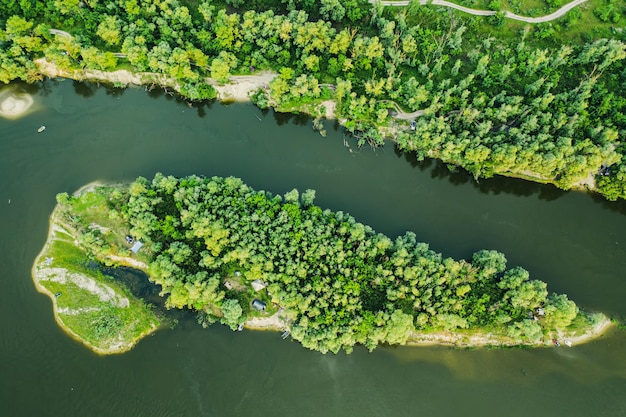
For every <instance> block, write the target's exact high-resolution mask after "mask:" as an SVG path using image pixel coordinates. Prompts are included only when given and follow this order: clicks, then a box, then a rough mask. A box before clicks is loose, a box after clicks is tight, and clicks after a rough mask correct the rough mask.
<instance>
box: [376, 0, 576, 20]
mask: <svg viewBox="0 0 626 417" xmlns="http://www.w3.org/2000/svg"><path fill="white" fill-rule="evenodd" d="M586 1H587V0H574V1H572V2H570V3H567V4H566V5H565V6H563V7H561V8H560V9H559V10H557V11H556V12H554V13H550V14H547V15H545V16H540V17H526V16H520V15H517V14H515V13H512V12H509V11H506V12H504V16H505V17H508V18H509V19H513V20H519V21H521V22H526V23H542V22H549V21H551V20H555V19H558V18H559V17H561V16H563V15H564V14H565V13H567V12H569V11H570V10H571V9H573V8H574V7H576V6H578V5H579V4H581V3H584V2H586ZM378 2H379V0H370V3H372V4H377V3H378ZM380 3H381V4H382V5H383V6H393V7H401V6H408V5H409V3H411V2H410V1H381V2H380ZM419 3H420V4H434V5H436V6H444V7H450V8H452V9H457V10H460V11H462V12H465V13H469V14H473V15H475V16H493V15H495V14H496V13H498V12H496V11H493V10H476V9H470V8H469V7H464V6H459V5H458V4H454V3H451V2H449V1H446V0H432V1H430V0H419Z"/></svg>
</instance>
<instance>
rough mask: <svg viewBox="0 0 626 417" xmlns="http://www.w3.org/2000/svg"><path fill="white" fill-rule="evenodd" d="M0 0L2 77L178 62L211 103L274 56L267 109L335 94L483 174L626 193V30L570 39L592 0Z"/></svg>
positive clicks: (169, 67)
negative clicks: (478, 7)
mask: <svg viewBox="0 0 626 417" xmlns="http://www.w3.org/2000/svg"><path fill="white" fill-rule="evenodd" d="M492 3H494V4H495V6H497V5H498V4H499V3H498V2H492ZM492 3H490V7H493V4H492ZM553 3H554V2H553ZM593 4H594V7H596V6H595V5H597V4H599V1H597V0H594V2H593ZM0 5H1V6H0V28H2V29H0V81H3V82H8V81H10V80H12V79H16V78H19V79H23V80H27V81H34V80H37V79H38V76H39V73H38V69H37V67H36V65H35V64H34V62H33V60H34V59H36V58H39V57H45V58H46V60H48V61H51V62H54V63H55V64H56V65H57V66H58V67H60V68H93V69H102V70H113V69H116V68H129V69H132V70H133V71H149V72H154V73H159V74H165V75H167V76H168V77H171V78H173V79H175V80H177V82H178V83H180V86H181V88H180V91H181V93H182V94H183V95H185V96H186V97H188V98H189V99H192V100H201V99H207V98H211V97H214V95H215V91H214V90H213V88H212V87H211V86H210V85H208V84H207V83H206V82H205V79H206V77H211V78H213V79H215V80H218V81H226V80H228V78H229V76H230V75H232V74H235V73H237V74H243V73H251V72H254V71H255V70H259V69H272V70H274V71H276V72H277V73H278V74H279V76H278V77H277V78H275V79H274V80H273V81H272V82H271V83H270V85H269V86H268V88H266V89H263V90H259V92H257V94H255V95H254V97H253V99H254V101H255V102H256V103H257V104H258V105H259V106H260V107H266V106H273V107H275V108H278V109H283V110H297V109H299V108H300V106H302V105H303V104H306V103H311V102H321V101H322V100H324V99H329V98H330V99H333V100H335V101H336V102H337V116H338V117H339V119H340V120H341V121H342V124H343V125H344V126H345V127H346V129H347V130H348V131H349V132H351V133H352V134H353V135H354V136H355V137H357V138H358V140H359V143H360V144H366V143H370V144H371V145H373V146H376V145H378V144H380V143H381V142H382V140H383V138H384V137H391V138H394V139H396V140H397V146H398V147H399V148H400V149H401V150H404V151H411V152H415V153H416V154H417V156H418V158H425V157H429V158H439V159H441V160H443V161H445V162H447V163H450V164H454V165H458V166H462V167H463V168H465V169H467V170H468V171H470V172H472V173H473V174H474V176H475V177H489V176H492V175H494V174H504V175H512V176H519V177H523V178H527V179H531V180H534V181H540V182H551V183H554V184H556V185H557V186H559V187H562V188H564V189H568V188H572V187H580V186H582V185H584V184H590V183H593V182H594V181H593V177H594V176H595V187H596V189H597V190H598V191H599V192H601V193H603V194H604V195H605V196H606V197H607V198H609V199H611V200H615V199H617V198H624V197H626V158H623V155H624V152H626V148H625V145H624V143H623V138H624V134H625V132H626V116H625V114H626V98H625V97H624V91H626V65H625V63H624V62H625V60H624V58H625V57H626V44H625V43H624V37H625V36H626V34H624V31H623V30H622V29H619V28H618V29H616V28H615V27H613V28H612V29H613V30H612V34H611V32H607V31H604V32H598V31H595V30H589V31H587V32H585V33H583V34H582V35H580V36H576V38H575V39H568V38H567V36H566V35H567V34H568V33H570V32H569V31H571V33H574V30H575V29H576V27H577V25H578V24H582V22H583V21H584V22H585V24H588V23H587V22H588V20H589V19H587V18H586V17H585V18H584V19H583V18H582V17H581V16H582V15H581V13H582V12H580V10H578V11H572V12H569V13H568V14H567V15H566V16H565V17H563V18H561V19H559V20H558V21H556V23H554V24H552V23H550V24H548V23H546V24H538V25H534V26H533V25H526V26H510V27H509V26H506V25H507V24H508V23H506V22H505V19H504V18H503V17H502V16H501V15H496V16H492V17H489V18H485V17H478V16H468V15H464V14H460V13H458V12H454V11H451V10H449V9H444V8H435V7H431V6H420V5H419V4H418V3H417V2H414V3H412V4H411V5H410V6H409V7H406V8H389V7H387V8H385V7H382V6H380V5H377V6H372V5H370V4H369V3H367V2H365V1H363V0H305V1H297V0H282V1H277V0H265V1H262V0H256V1H251V2H243V1H240V0H227V1H226V2H225V3H223V2H218V1H213V2H212V1H209V0H202V1H182V0H180V1H179V0H111V1H102V0H86V1H83V2H79V1H78V0H54V1H46V2H40V1H35V0H22V1H20V2H15V1H13V0H0ZM555 5H556V3H555ZM516 7H519V5H518V6H516ZM605 9H606V10H608V12H607V13H605V12H604V10H605ZM576 10H577V9H576ZM605 15H606V16H605ZM594 16H595V17H594ZM591 17H592V18H595V19H596V20H597V25H601V24H605V23H603V22H606V24H611V22H614V24H616V25H618V26H619V24H621V23H623V22H626V15H625V14H624V8H623V7H622V8H621V9H620V8H619V7H618V6H616V5H615V4H613V3H612V2H609V3H607V5H602V7H599V6H598V7H597V8H596V10H595V14H593V15H591ZM622 26H623V25H622ZM598 27H599V26H598ZM51 28H54V29H62V30H66V31H68V32H69V33H70V34H71V36H69V37H68V36H66V35H65V34H60V33H58V32H55V31H53V33H54V34H51V32H50V29H51ZM507 30H508V32H507ZM607 34H608V35H610V37H609V38H606V37H605V38H599V37H598V35H607ZM494 35H496V36H494ZM398 112H400V113H403V114H406V113H411V112H413V113H412V116H413V118H414V121H415V125H414V126H413V127H412V128H409V122H410V120H409V119H406V120H398V119H396V118H394V114H396V113H398Z"/></svg>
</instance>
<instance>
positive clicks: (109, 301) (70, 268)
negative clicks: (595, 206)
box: [35, 191, 160, 353]
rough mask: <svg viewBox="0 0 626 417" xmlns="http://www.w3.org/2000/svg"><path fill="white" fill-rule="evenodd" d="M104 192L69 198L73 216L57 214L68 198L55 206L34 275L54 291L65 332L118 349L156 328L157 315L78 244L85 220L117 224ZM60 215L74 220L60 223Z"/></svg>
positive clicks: (100, 347)
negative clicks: (52, 230) (52, 228)
mask: <svg viewBox="0 0 626 417" xmlns="http://www.w3.org/2000/svg"><path fill="white" fill-rule="evenodd" d="M107 195H108V194H107V192H106V191H104V192H102V193H86V194H83V195H81V196H80V197H78V198H74V199H71V200H70V201H71V202H70V203H69V204H70V206H69V207H71V208H72V214H73V216H72V217H69V216H68V215H67V214H65V215H62V214H61V212H62V211H63V210H64V209H67V208H68V206H67V205H66V204H67V203H61V204H59V206H57V208H56V209H55V212H54V213H53V216H52V219H53V225H54V227H55V229H54V232H53V233H51V234H50V236H49V240H48V242H46V248H45V250H44V251H43V252H42V253H41V254H40V256H39V257H38V260H37V261H36V262H38V263H37V265H36V267H35V278H36V279H37V283H38V284H39V285H40V286H41V287H42V288H43V289H45V291H46V292H48V293H49V294H50V295H51V296H52V297H54V304H55V311H56V315H57V318H58V321H59V324H61V326H62V327H64V328H65V329H66V330H67V331H68V333H70V334H71V335H73V336H74V337H76V338H77V339H78V340H80V341H82V342H83V343H85V344H86V345H87V346H89V347H90V348H92V349H93V350H94V351H96V352H99V353H116V352H122V351H125V350H128V349H130V348H131V347H132V346H133V345H134V344H135V343H136V342H137V341H138V340H139V339H141V338H142V337H143V336H144V335H146V334H148V333H150V332H152V331H153V330H155V329H156V328H157V327H158V326H159V325H160V318H159V317H158V316H157V315H156V314H155V313H154V311H152V309H151V308H150V307H149V306H148V305H147V304H146V303H145V302H144V301H143V300H141V299H139V298H136V297H134V296H133V295H132V294H131V292H130V291H129V290H128V289H127V288H126V287H125V286H123V285H122V284H120V283H119V282H117V281H116V280H115V279H114V278H112V277H110V276H107V275H104V274H103V273H102V272H101V271H100V269H98V264H97V263H95V262H94V261H93V259H91V257H90V256H88V255H87V252H86V251H85V250H84V248H82V247H81V246H79V245H78V244H76V241H77V240H78V237H79V233H80V232H79V230H81V229H82V228H83V227H84V224H85V223H87V224H91V223H92V222H95V221H96V220H98V221H101V222H102V223H106V224H107V227H113V226H114V225H117V226H119V225H120V224H121V221H120V220H118V219H115V218H114V217H113V218H111V216H110V211H111V210H110V209H109V208H108V207H109V206H108V204H109V201H110V200H109V199H108V198H107ZM79 213H80V215H79ZM61 219H63V221H66V222H67V221H69V223H70V224H71V225H72V226H68V225H67V224H65V225H62V223H61ZM71 219H74V222H72V221H71ZM98 224H100V223H98ZM111 235H112V236H116V234H115V233H111ZM122 239H123V237H122ZM51 268H53V269H51ZM59 293H60V294H59ZM55 294H59V295H58V296H56V295H55Z"/></svg>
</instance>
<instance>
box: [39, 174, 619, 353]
mask: <svg viewBox="0 0 626 417" xmlns="http://www.w3.org/2000/svg"><path fill="white" fill-rule="evenodd" d="M314 199H315V191H313V190H305V191H303V192H302V193H300V192H299V191H298V190H295V189H294V190H292V191H289V192H287V193H286V194H284V195H283V196H281V195H273V194H271V193H269V192H266V191H256V190H254V189H252V188H251V187H249V186H247V185H246V184H244V183H243V181H242V180H241V179H238V178H234V177H227V178H221V177H212V178H205V177H198V176H189V177H184V178H175V177H172V176H165V175H162V174H156V175H155V177H154V178H153V179H152V180H151V181H149V180H147V179H145V178H141V177H140V178H138V179H137V180H135V181H134V182H132V183H131V184H116V185H102V184H101V185H96V184H92V185H90V186H87V187H84V188H83V189H81V190H80V191H79V192H77V193H75V194H73V195H69V194H67V193H61V194H59V195H58V196H57V206H56V207H55V209H54V211H53V213H52V216H51V221H50V230H49V234H48V239H47V241H46V243H45V246H44V248H43V250H42V251H41V253H40V254H39V256H38V257H37V259H36V260H35V263H34V266H33V279H34V281H35V283H36V286H37V288H38V289H39V290H40V291H42V292H44V293H46V294H48V295H49V296H50V298H51V299H52V300H53V307H54V312H55V317H56V318H57V322H58V323H59V324H60V325H61V326H62V327H63V329H65V330H66V331H67V332H68V333H69V334H70V335H72V336H73V337H75V338H77V339H78V340H80V341H81V342H83V343H85V344H86V345H87V346H89V347H90V348H92V349H93V350H94V351H96V352H99V353H116V352H121V351H125V350H128V349H130V348H131V347H132V346H133V345H134V344H135V343H136V342H137V341H138V340H139V339H140V338H142V337H143V336H145V335H147V334H149V333H151V332H153V331H154V330H156V329H157V328H158V327H159V325H160V317H159V315H158V314H156V313H155V311H154V310H153V309H151V308H150V307H149V306H148V305H147V304H146V303H145V302H144V300H142V299H140V298H137V297H134V296H133V295H132V294H131V293H130V292H129V291H128V290H127V289H126V288H124V286H123V285H122V284H121V283H119V282H117V281H116V280H115V279H112V278H111V277H109V276H107V275H106V274H105V273H104V272H103V271H106V268H110V267H130V268H135V269H139V270H141V271H144V272H145V273H146V274H148V276H149V279H150V281H151V282H152V283H153V284H154V285H157V286H158V287H159V288H160V293H161V295H162V296H163V297H165V305H166V307H167V308H176V309H187V310H190V311H193V312H194V313H195V314H197V317H198V322H199V323H200V324H202V325H204V326H209V325H211V324H213V323H215V322H220V323H222V324H224V325H227V326H229V327H230V328H231V329H232V330H234V331H237V330H242V329H244V328H256V329H273V330H277V331H281V332H282V335H283V337H284V338H291V339H292V340H294V341H297V342H299V343H301V344H302V346H304V347H306V348H308V349H312V350H317V351H320V352H323V353H326V352H333V353H337V352H339V351H340V350H344V351H346V352H351V351H352V350H353V348H354V346H356V345H363V346H365V347H367V348H368V349H369V350H372V349H374V348H376V346H378V345H381V344H384V345H403V344H448V345H454V346H468V347H479V346H554V345H555V344H556V345H558V344H560V343H564V344H566V345H568V346H571V345H574V344H578V343H584V342H586V341H589V340H592V339H594V338H596V337H598V336H599V335H601V334H602V333H603V332H604V331H605V330H606V329H608V328H609V327H610V326H611V323H612V322H611V320H610V319H609V318H607V317H606V316H604V315H603V314H601V313H597V312H596V313H592V312H586V311H583V310H581V309H580V308H579V307H578V306H577V305H576V304H575V303H574V302H573V301H571V300H569V299H568V297H567V296H566V295H564V294H555V293H549V292H548V289H547V285H546V283H544V282H541V281H538V280H533V279H530V277H529V273H528V272H527V271H526V270H524V269H522V268H520V267H512V268H507V265H506V263H507V261H506V258H505V256H504V255H503V254H501V253H498V252H496V251H492V250H481V251H479V252H476V253H475V254H474V255H473V256H472V258H471V259H470V260H454V259H451V258H444V257H443V256H442V255H441V254H439V253H436V252H434V251H432V250H431V249H429V247H428V245H427V244H426V243H421V242H419V241H418V239H417V236H416V235H415V233H412V232H407V233H405V234H404V235H401V236H398V237H397V238H395V239H392V238H390V237H388V236H385V235H383V234H381V233H376V232H375V231H374V230H373V229H372V228H371V227H369V226H367V225H364V224H362V223H359V222H358V221H356V219H355V218H353V217H352V216H350V215H349V214H347V213H344V212H341V211H337V212H333V211H331V210H328V209H322V208H321V207H319V206H316V205H315V204H314Z"/></svg>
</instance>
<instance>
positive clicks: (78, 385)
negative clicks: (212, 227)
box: [0, 81, 626, 417]
mask: <svg viewBox="0 0 626 417" xmlns="http://www.w3.org/2000/svg"><path fill="white" fill-rule="evenodd" d="M29 89H30V91H31V93H32V94H33V95H34V98H35V102H36V106H37V107H38V109H37V110H36V111H34V112H33V113H31V114H29V115H28V116H26V117H24V118H21V119H18V120H13V121H9V120H4V119H0V175H1V178H2V180H0V231H1V233H2V239H1V240H0V264H1V265H2V273H1V274H0V279H1V280H2V287H1V291H2V296H1V300H2V302H1V303H0V410H1V413H0V414H1V415H4V416H12V417H18V416H19V417H21V416H24V417H34V416H38V417H44V416H51V417H57V416H63V417H73V416H77V417H78V416H80V417H83V416H114V417H140V416H146V417H148V416H149V417H161V416H163V417H164V416H185V417H187V416H189V417H201V416H215V417H226V416H244V415H257V416H269V415H271V416H302V417H305V416H337V417H353V416H354V417H367V416H394V417H400V416H407V417H415V416H431V417H437V416H442V417H443V416H446V417H447V416H455V417H456V416H459V415H461V416H470V417H473V416H480V417H490V416H498V417H501V416H507V417H514V416H529V415H534V416H549V415H567V416H568V417H578V416H580V417H589V416H594V417H600V416H624V415H626V396H625V395H624V393H625V392H626V335H625V334H624V332H623V331H617V330H615V331H613V332H612V333H611V334H608V335H606V336H604V337H603V338H601V339H599V340H597V341H595V342H592V343H589V344H586V345H583V346H577V347H574V348H567V347H560V348H546V349H505V350H499V349H495V350H490V349H476V350H455V349H450V348H446V347H420V348H412V347H396V348H379V349H377V350H376V351H374V352H373V353H368V352H367V351H366V350H365V349H363V348H357V349H356V350H355V352H354V353H352V354H351V355H345V354H338V355H332V354H328V355H322V354H320V353H317V352H312V351H308V350H305V349H303V348H302V347H300V345H299V344H297V343H295V342H291V341H289V340H282V339H281V338H280V335H279V334H278V333H274V332H253V331H244V332H240V333H236V332H231V331H230V330H228V329H227V328H225V327H223V326H219V325H216V326H212V327H211V328H209V329H203V328H202V327H200V326H199V325H197V324H196V323H195V321H194V320H193V318H192V317H187V316H183V317H182V318H181V320H180V322H179V324H178V325H177V326H176V327H175V328H173V329H165V330H161V331H159V332H157V333H155V334H154V335H152V336H150V337H148V338H147V339H145V340H143V341H141V342H140V343H139V344H138V345H137V346H136V347H135V349H133V350H132V351H130V352H128V353H125V354H123V355H114V356H109V357H100V356H98V355H96V354H94V353H92V352H91V351H89V350H88V349H86V348H85V347H83V346H82V345H80V344H79V343H77V342H75V341H73V340H72V339H70V338H69V337H68V336H66V335H65V334H64V333H63V332H62V331H61V330H60V328H59V327H58V326H57V325H56V323H55V322H54V319H53V316H52V307H51V302H50V300H49V299H48V298H47V297H45V296H44V295H42V294H39V293H37V292H36V290H35V288H34V285H33V283H32V280H31V276H30V273H31V272H30V271H31V266H32V262H33V260H34V258H35V256H36V255H37V253H38V252H39V250H40V249H41V247H42V245H43V243H44V241H45V238H46V233H47V229H48V216H49V214H50V213H51V211H52V209H53V207H54V205H55V195H56V194H57V193H59V192H64V191H66V192H72V191H74V190H76V189H78V188H79V187H80V186H82V185H84V184H86V183H89V182H91V181H106V182H116V181H130V180H132V179H134V178H136V177H137V176H140V175H142V176H145V177H147V178H151V177H152V176H153V175H154V173H155V172H158V171H160V172H163V173H165V174H172V175H176V176H181V175H188V174H202V175H206V176H211V175H219V176H228V175H234V176H238V177H241V178H242V179H243V180H244V181H245V182H246V183H248V184H250V185H251V186H253V187H254V188H256V189H264V190H268V191H271V192H274V193H284V192H287V191H289V190H291V189H292V188H294V187H295V188H298V189H300V190H304V189H306V188H313V189H315V190H317V198H316V203H317V204H318V205H320V206H322V207H323V208H330V209H333V210H344V211H346V212H349V213H351V214H353V215H354V216H355V217H356V218H357V219H358V220H359V221H361V222H364V223H366V224H370V225H371V226H372V227H374V228H375V229H376V230H377V231H380V232H383V233H386V234H388V235H390V236H397V235H398V234H401V233H403V232H404V231H406V230H412V231H414V232H416V233H417V235H418V239H419V240H421V241H425V242H430V244H431V247H432V248H433V249H434V250H436V251H440V252H443V254H444V255H445V256H451V257H455V258H468V257H470V256H471V254H472V253H473V252H474V251H476V250H478V249H481V248H490V249H498V250H500V251H502V252H504V253H505V254H506V255H507V258H508V259H509V265H521V266H523V267H525V268H526V269H528V270H529V271H530V272H531V276H532V277H535V278H538V279H541V280H544V281H546V282H547V283H548V286H549V289H550V290H552V291H556V292H566V293H567V294H568V295H569V296H570V298H572V299H573V300H575V301H576V302H577V303H578V304H579V305H581V306H583V307H586V308H588V309H592V310H600V311H603V312H605V313H608V314H610V315H613V316H616V317H624V316H626V303H625V302H624V297H625V296H626V240H625V238H624V233H625V232H626V204H624V203H623V202H622V203H608V202H605V201H602V200H601V199H598V198H596V197H593V196H591V195H588V194H584V193H579V192H569V193H566V192H562V191H559V190H557V189H555V188H554V187H552V186H543V185H537V184H532V183H527V182H524V181H521V180H516V179H506V178H495V179H490V180H481V181H480V183H478V184H477V183H476V182H475V181H474V180H473V179H472V178H471V177H470V176H468V175H466V174H464V173H450V172H449V171H448V170H447V168H446V167H445V166H443V165H441V164H438V163H435V162H423V163H417V162H416V161H414V160H412V158H410V157H406V156H404V155H400V154H398V153H396V152H395V151H394V148H393V146H391V145H387V146H385V147H384V148H383V149H379V150H377V151H372V150H370V149H358V148H357V147H356V146H355V145H354V143H353V142H351V141H348V146H347V147H346V146H345V145H344V140H343V137H342V132H341V130H340V129H338V128H337V127H336V126H334V125H333V123H332V122H329V123H327V126H326V128H327V130H328V137H326V138H322V137H321V136H320V135H319V134H317V133H315V132H313V131H312V129H311V125H310V121H308V120H307V119H306V118H302V117H297V116H291V117H290V116H286V115H276V114H274V113H273V112H271V111H270V112H265V113H263V112H261V111H260V110H259V109H257V108H255V107H254V106H252V105H250V104H231V105H228V106H224V105H220V104H212V105H204V106H199V107H189V106H187V105H186V104H185V103H182V102H179V101H177V100H176V99H175V98H173V97H171V96H169V95H167V94H163V93H162V92H160V91H156V90H154V91H152V92H150V93H148V92H146V91H144V90H143V89H138V88H137V89H127V90H114V91H111V90H106V89H104V88H98V87H95V86H93V85H89V84H80V83H75V82H72V81H46V82H45V83H42V84H39V85H36V86H31V87H29ZM40 125H45V126H46V127H47V129H46V130H45V131H44V132H41V133H37V128H38V127H39V126H40Z"/></svg>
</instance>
